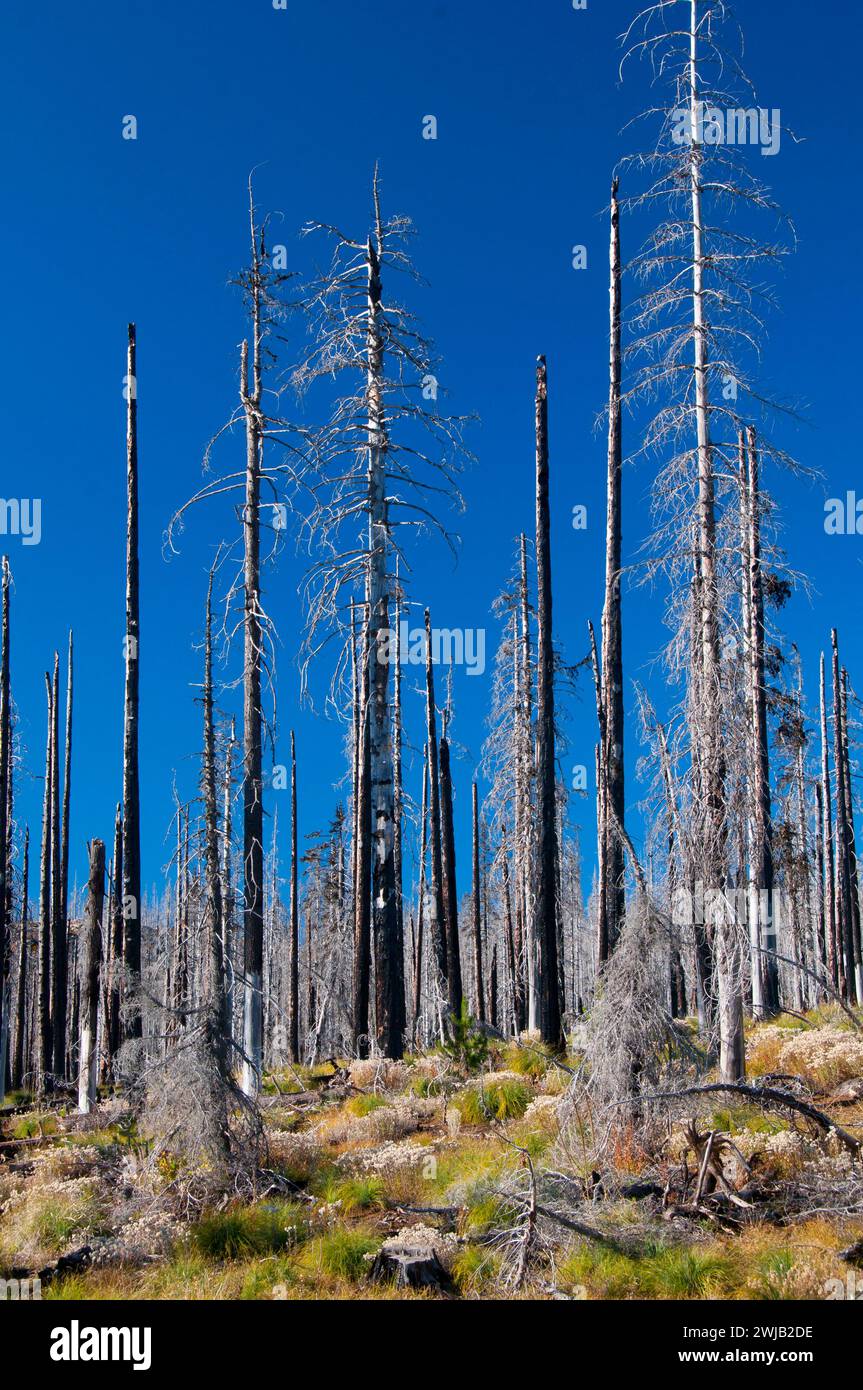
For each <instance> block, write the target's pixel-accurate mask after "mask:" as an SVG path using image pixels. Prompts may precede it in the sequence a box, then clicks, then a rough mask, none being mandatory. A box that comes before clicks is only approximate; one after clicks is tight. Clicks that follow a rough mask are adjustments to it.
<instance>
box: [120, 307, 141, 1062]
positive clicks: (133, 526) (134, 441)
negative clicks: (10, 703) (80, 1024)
mask: <svg viewBox="0 0 863 1390" xmlns="http://www.w3.org/2000/svg"><path fill="white" fill-rule="evenodd" d="M126 372H127V385H126V396H127V402H126V493H127V516H126V685H125V697H124V715H123V963H124V966H125V973H126V981H127V988H128V990H129V992H130V993H131V994H132V995H133V996H134V1000H133V1002H132V1004H131V1007H130V1006H129V1005H130V1001H129V999H128V998H127V1010H126V1019H125V1032H126V1036H127V1037H129V1038H140V1037H142V1035H143V1016H142V1011H141V1002H140V999H139V997H138V995H139V992H140V986H141V819H140V817H141V810H140V805H141V803H140V787H139V779H138V673H139V669H140V668H139V664H138V663H139V660H140V632H141V625H140V612H139V608H140V603H139V575H138V375H137V372H138V368H137V347H136V336H135V325H134V324H133V323H130V324H129V349H128V358H127V366H126Z"/></svg>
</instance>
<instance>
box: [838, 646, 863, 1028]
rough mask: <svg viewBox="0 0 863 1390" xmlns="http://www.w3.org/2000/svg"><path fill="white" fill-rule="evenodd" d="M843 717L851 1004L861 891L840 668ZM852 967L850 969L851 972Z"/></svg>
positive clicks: (862, 973) (857, 985) (857, 973)
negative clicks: (849, 892)
mask: <svg viewBox="0 0 863 1390" xmlns="http://www.w3.org/2000/svg"><path fill="white" fill-rule="evenodd" d="M840 713H841V716H842V757H843V761H844V764H845V824H846V829H847V836H848V879H849V885H850V890H851V961H850V963H849V971H848V974H849V980H850V979H851V978H852V976H853V980H854V996H855V997H854V1002H855V1003H856V1004H860V1003H861V1001H863V959H861V943H860V890H859V880H858V872H857V835H856V831H855V829H854V795H853V788H852V783H851V753H850V745H849V740H848V672H847V671H846V670H845V668H844V667H843V668H842V676H841V689H840ZM852 966H853V969H852Z"/></svg>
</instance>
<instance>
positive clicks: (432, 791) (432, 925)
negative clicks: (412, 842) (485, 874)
mask: <svg viewBox="0 0 863 1390" xmlns="http://www.w3.org/2000/svg"><path fill="white" fill-rule="evenodd" d="M425 633H426V649H425V659H426V739H427V742H426V749H427V755H428V782H429V841H430V854H429V864H430V878H429V936H430V938H431V944H432V950H433V952H434V967H435V969H436V971H437V975H436V978H435V979H434V987H433V993H434V994H435V995H439V994H440V989H441V985H442V984H444V985H445V983H446V980H447V969H448V965H447V955H448V951H447V938H446V908H445V905H444V886H443V864H442V861H441V803H440V774H439V771H438V756H437V746H438V742H437V707H436V705H435V692H434V666H433V665H432V639H431V615H430V613H429V610H428V609H426V610H425Z"/></svg>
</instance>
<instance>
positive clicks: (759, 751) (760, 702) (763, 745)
mask: <svg viewBox="0 0 863 1390" xmlns="http://www.w3.org/2000/svg"><path fill="white" fill-rule="evenodd" d="M746 453H747V460H748V472H747V479H746V494H745V495H746V504H747V506H746V519H747V554H746V561H747V566H748V571H749V580H748V586H747V588H748V594H749V621H750V627H749V633H748V642H747V655H748V658H749V660H748V667H749V670H748V685H749V693H750V701H749V704H750V712H751V732H752V757H751V759H750V760H749V761H750V777H751V813H752V823H753V833H752V843H751V846H750V863H749V883H750V892H749V918H750V931H751V932H752V933H753V939H754V942H755V945H756V947H757V951H756V955H757V960H756V959H753V962H752V971H753V979H754V978H755V977H756V967H757V970H758V974H759V976H760V981H761V988H760V989H759V996H760V998H759V1002H760V1005H761V1011H762V1013H763V1015H764V1016H767V1017H770V1016H772V1015H775V1014H776V1013H778V1012H779V968H778V964H777V961H776V956H775V948H776V942H775V937H774V936H773V933H774V932H775V922H774V915H773V914H772V913H771V909H770V905H771V904H772V901H773V830H772V818H771V800H770V744H769V741H768V736H767V692H766V687H765V677H764V642H765V633H764V584H763V576H762V569H761V487H760V479H759V459H758V447H757V444H756V439H755V431H754V430H753V429H751V428H750V429H749V430H748V431H747V439H746ZM765 903H766V904H767V905H768V906H767V910H766V911H765V910H764V905H765ZM768 924H769V925H768ZM753 995H754V988H753ZM753 1002H754V1001H753ZM756 1016H757V1015H756Z"/></svg>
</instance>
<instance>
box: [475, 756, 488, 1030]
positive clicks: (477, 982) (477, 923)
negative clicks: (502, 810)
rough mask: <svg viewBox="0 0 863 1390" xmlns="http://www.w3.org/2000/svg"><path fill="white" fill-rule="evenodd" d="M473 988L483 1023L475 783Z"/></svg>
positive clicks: (483, 987)
mask: <svg viewBox="0 0 863 1390" xmlns="http://www.w3.org/2000/svg"><path fill="white" fill-rule="evenodd" d="M472 896H473V970H474V977H473V987H474V997H475V999H476V1016H477V1018H478V1019H479V1021H480V1023H485V985H484V981H483V969H482V911H481V906H480V896H481V886H480V874H479V805H478V799H477V786H476V782H474V784H473V895H472Z"/></svg>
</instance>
